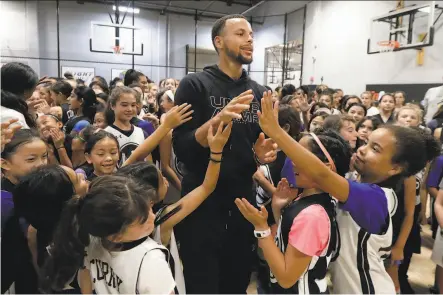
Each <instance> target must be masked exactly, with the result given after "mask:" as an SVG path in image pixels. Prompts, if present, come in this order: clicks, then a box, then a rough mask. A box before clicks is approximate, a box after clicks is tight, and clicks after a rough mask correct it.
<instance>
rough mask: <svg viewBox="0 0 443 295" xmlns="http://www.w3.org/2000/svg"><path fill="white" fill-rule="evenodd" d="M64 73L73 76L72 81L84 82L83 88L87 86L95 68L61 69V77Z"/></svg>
mask: <svg viewBox="0 0 443 295" xmlns="http://www.w3.org/2000/svg"><path fill="white" fill-rule="evenodd" d="M66 72H70V73H71V74H72V75H73V76H74V79H82V80H83V81H85V86H89V84H90V83H91V82H92V79H93V78H94V76H95V68H83V67H62V75H64V74H65V73H66Z"/></svg>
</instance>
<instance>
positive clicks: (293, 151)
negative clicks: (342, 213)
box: [258, 92, 349, 203]
mask: <svg viewBox="0 0 443 295" xmlns="http://www.w3.org/2000/svg"><path fill="white" fill-rule="evenodd" d="M258 115H259V118H260V127H261V128H262V130H263V131H264V132H265V133H266V135H268V136H269V137H271V138H272V139H273V140H274V141H275V142H276V143H277V144H278V146H279V147H280V148H281V149H282V150H283V152H284V153H285V154H286V155H287V156H288V157H289V158H290V159H291V161H292V162H293V163H294V165H295V166H297V167H298V168H299V169H300V170H303V173H304V174H306V175H307V176H308V177H310V179H311V180H313V181H314V182H315V183H316V184H317V186H318V188H319V189H321V190H322V191H324V192H327V193H329V194H330V195H332V196H334V197H335V198H337V199H338V200H339V201H340V202H342V203H344V202H346V201H347V199H348V195H349V184H348V181H347V180H346V179H345V178H344V177H342V176H340V175H338V174H337V173H335V172H333V171H332V170H331V169H330V168H329V167H328V166H326V165H325V164H324V163H323V162H322V161H321V160H320V159H319V158H317V157H316V156H315V155H314V154H312V153H311V152H310V151H308V150H306V149H305V148H303V147H302V146H301V145H300V144H299V143H298V142H297V141H295V140H294V139H293V138H292V137H291V136H290V135H289V134H287V133H286V132H285V131H284V130H283V129H282V128H281V127H280V126H279V124H278V102H276V103H275V105H274V106H273V102H272V98H271V93H270V92H265V93H264V94H263V99H262V111H261V112H260V111H259V112H258Z"/></svg>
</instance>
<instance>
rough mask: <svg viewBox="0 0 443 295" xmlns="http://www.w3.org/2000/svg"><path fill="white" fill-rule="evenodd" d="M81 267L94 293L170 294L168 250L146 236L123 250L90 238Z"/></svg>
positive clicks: (172, 283) (170, 278)
mask: <svg viewBox="0 0 443 295" xmlns="http://www.w3.org/2000/svg"><path fill="white" fill-rule="evenodd" d="M86 252H87V255H86V257H85V267H86V268H87V269H88V270H89V271H90V272H91V279H92V283H93V284H94V288H95V292H96V293H97V294H171V292H173V291H174V288H175V282H174V278H173V277H172V273H171V270H170V268H169V265H168V262H167V260H166V259H167V258H168V255H169V254H168V250H167V249H166V248H165V247H163V246H161V245H159V244H158V243H156V242H155V241H154V240H152V239H151V238H149V237H148V238H147V239H146V240H145V241H144V242H142V243H141V244H139V245H137V246H135V247H133V248H131V249H128V250H123V251H108V250H106V249H105V248H103V246H102V245H101V242H100V241H98V240H97V239H95V238H92V241H91V244H90V245H89V246H88V247H87V249H86Z"/></svg>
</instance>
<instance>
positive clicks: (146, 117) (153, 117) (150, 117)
mask: <svg viewBox="0 0 443 295" xmlns="http://www.w3.org/2000/svg"><path fill="white" fill-rule="evenodd" d="M143 120H148V121H149V122H151V124H152V125H153V126H154V128H155V129H157V127H158V125H159V124H160V120H159V119H158V117H157V116H156V115H154V114H151V113H147V114H145V115H143Z"/></svg>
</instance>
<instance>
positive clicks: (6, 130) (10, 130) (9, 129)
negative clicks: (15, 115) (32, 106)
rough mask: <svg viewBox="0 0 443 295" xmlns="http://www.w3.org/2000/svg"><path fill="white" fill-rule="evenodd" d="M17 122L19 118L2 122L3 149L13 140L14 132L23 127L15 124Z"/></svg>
mask: <svg viewBox="0 0 443 295" xmlns="http://www.w3.org/2000/svg"><path fill="white" fill-rule="evenodd" d="M15 122H18V119H10V120H9V121H6V122H3V123H2V124H1V151H2V152H3V149H4V148H5V145H6V144H8V143H10V142H11V139H12V137H14V133H15V132H16V131H17V130H19V129H20V128H22V126H20V125H17V124H16V125H14V126H11V125H12V124H14V123H15Z"/></svg>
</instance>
